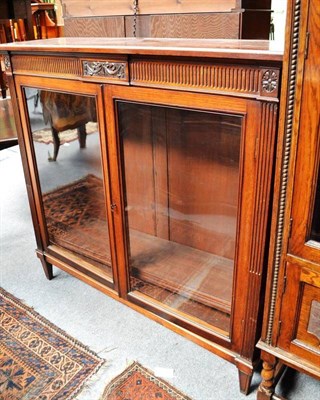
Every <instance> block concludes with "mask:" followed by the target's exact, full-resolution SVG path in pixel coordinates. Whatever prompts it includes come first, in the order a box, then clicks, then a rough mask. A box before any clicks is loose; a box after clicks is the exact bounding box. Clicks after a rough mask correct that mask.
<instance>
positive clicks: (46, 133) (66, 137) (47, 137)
mask: <svg viewBox="0 0 320 400" xmlns="http://www.w3.org/2000/svg"><path fill="white" fill-rule="evenodd" d="M97 131H98V124H97V123H96V122H88V123H87V124H86V133H87V135H90V134H91V133H95V132H97ZM59 138H60V145H63V144H64V143H70V142H73V141H74V140H78V132H77V129H67V130H65V131H63V132H60V133H59ZM32 139H33V140H34V141H35V142H38V143H45V144H50V143H53V139H52V131H51V128H44V129H40V130H38V131H34V132H33V133H32Z"/></svg>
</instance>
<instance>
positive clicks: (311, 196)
mask: <svg viewBox="0 0 320 400" xmlns="http://www.w3.org/2000/svg"><path fill="white" fill-rule="evenodd" d="M309 7H310V8H309V16H308V29H307V30H308V31H309V32H311V34H310V35H309V49H308V57H307V58H306V60H305V69H304V80H303V82H304V83H303V88H302V100H301V113H300V121H301V122H300V127H299V136H298V143H297V159H296V166H295V174H294V183H293V198H292V207H291V225H292V226H291V237H290V238H289V246H288V253H289V254H288V255H287V259H288V260H289V262H288V263H287V265H286V287H285V292H284V296H283V299H282V310H281V333H280V337H279V346H280V347H282V348H284V349H286V350H288V351H290V352H291V353H292V354H295V355H298V356H300V357H303V358H305V359H306V360H309V361H311V362H312V363H314V364H315V365H319V364H320V351H319V344H320V330H319V328H320V322H319V321H320V85H319V74H320V66H319V62H318V56H319V52H320V42H319V37H318V35H317V31H318V26H319V23H320V8H319V4H318V2H317V1H316V0H312V1H310V6H309Z"/></svg>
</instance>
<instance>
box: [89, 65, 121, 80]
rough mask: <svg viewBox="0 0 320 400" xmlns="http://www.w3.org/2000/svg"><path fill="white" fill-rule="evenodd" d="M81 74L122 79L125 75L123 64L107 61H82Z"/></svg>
mask: <svg viewBox="0 0 320 400" xmlns="http://www.w3.org/2000/svg"><path fill="white" fill-rule="evenodd" d="M83 75H85V76H105V77H112V78H119V79H124V78H125V77H126V72H125V64H124V63H115V62H109V61H106V62H100V61H92V62H91V61H83Z"/></svg>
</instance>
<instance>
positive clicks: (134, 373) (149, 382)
mask: <svg viewBox="0 0 320 400" xmlns="http://www.w3.org/2000/svg"><path fill="white" fill-rule="evenodd" d="M152 399H160V400H191V398H190V397H188V396H186V395H184V394H183V393H181V392H180V391H178V390H177V389H175V388H174V387H173V386H171V385H170V384H169V383H167V382H165V381H164V380H162V379H159V378H157V377H156V376H154V375H153V373H152V372H151V371H148V370H147V369H146V368H144V367H142V365H140V364H139V363H137V362H135V363H133V364H131V365H130V366H129V367H128V368H127V369H126V370H125V371H123V372H122V373H121V374H120V375H118V376H117V377H116V378H115V379H113V380H112V381H111V382H110V383H109V384H108V386H107V387H106V388H105V391H104V393H103V396H102V397H101V399H100V400H152Z"/></svg>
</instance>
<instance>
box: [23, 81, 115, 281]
mask: <svg viewBox="0 0 320 400" xmlns="http://www.w3.org/2000/svg"><path fill="white" fill-rule="evenodd" d="M25 95H26V98H27V104H28V114H29V120H30V126H31V131H32V139H33V146H34V151H35V155H36V162H37V168H38V173H39V179H40V186H41V191H42V198H43V204H44V213H45V218H46V223H47V229H48V234H49V240H50V243H52V244H56V245H58V246H61V247H64V248H65V249H68V250H69V251H72V252H74V253H75V254H77V255H80V256H81V257H82V258H84V259H87V260H90V262H91V263H94V264H95V265H96V266H97V267H98V268H101V269H102V270H103V271H104V272H106V274H107V276H110V277H111V268H110V266H111V257H110V248H109V234H108V225H107V216H106V207H105V204H106V202H105V196H104V187H103V179H102V168H101V154H100V138H99V130H98V124H97V116H96V105H95V98H94V97H89V96H82V95H71V94H65V93H56V92H51V91H46V90H38V89H30V88H26V89H25Z"/></svg>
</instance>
